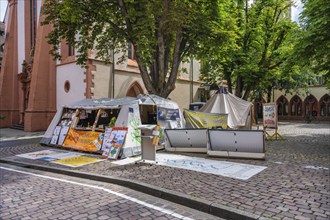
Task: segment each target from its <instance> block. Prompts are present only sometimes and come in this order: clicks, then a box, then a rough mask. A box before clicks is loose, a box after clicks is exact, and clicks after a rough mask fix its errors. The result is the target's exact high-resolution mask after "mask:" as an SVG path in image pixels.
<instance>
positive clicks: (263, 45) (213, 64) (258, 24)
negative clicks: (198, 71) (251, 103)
mask: <svg viewBox="0 0 330 220" xmlns="http://www.w3.org/2000/svg"><path fill="white" fill-rule="evenodd" d="M291 5H292V2H290V1H287V0H257V1H254V3H253V4H251V5H249V1H247V0H237V1H236V4H235V6H234V7H232V8H231V12H232V13H231V15H232V18H231V19H232V20H233V21H235V22H236V23H235V26H234V27H231V29H234V30H236V40H235V43H234V44H231V45H229V46H228V47H227V48H226V47H215V48H213V50H210V51H211V52H212V54H210V56H211V57H212V58H211V59H209V58H208V57H205V59H203V58H202V57H203V56H201V58H202V61H203V64H204V65H203V70H202V71H203V73H204V76H205V75H206V76H207V77H210V76H211V78H213V80H214V81H216V80H218V79H217V78H222V79H225V80H227V82H228V87H229V90H230V91H231V90H232V89H233V88H235V95H236V96H238V97H242V98H243V99H247V98H249V97H250V96H251V95H253V96H260V95H263V94H267V95H268V100H269V101H270V97H271V92H272V89H273V88H274V87H275V86H277V87H278V88H280V89H286V90H289V89H292V88H293V86H294V87H298V86H301V83H304V82H306V78H307V77H306V76H305V75H304V76H303V77H302V76H301V74H302V72H300V71H299V70H298V69H299V66H297V64H296V63H295V62H294V61H295V60H294V59H291V56H292V51H293V47H294V45H295V44H296V34H295V33H296V32H297V31H298V26H297V24H296V23H295V22H292V21H291V20H290V18H288V12H289V9H290V6H291ZM205 45H206V46H207V45H209V43H205ZM205 45H203V46H205ZM220 73H221V74H220ZM207 77H206V78H207ZM214 77H216V78H214ZM297 78H299V79H304V81H294V80H293V79H297ZM292 81H293V82H295V84H290V83H289V82H292ZM296 82H301V83H300V84H298V83H296Z"/></svg>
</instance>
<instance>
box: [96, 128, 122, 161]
mask: <svg viewBox="0 0 330 220" xmlns="http://www.w3.org/2000/svg"><path fill="white" fill-rule="evenodd" d="M127 129H128V128H127V127H113V128H112V129H111V133H110V135H109V132H110V131H109V130H110V129H109V130H108V131H106V132H107V134H106V136H105V138H104V140H103V154H102V158H108V159H113V160H116V159H117V158H118V155H119V153H120V149H121V147H122V146H123V144H124V141H125V137H126V134H127Z"/></svg>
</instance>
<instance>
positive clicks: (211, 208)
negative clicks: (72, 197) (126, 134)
mask: <svg viewBox="0 0 330 220" xmlns="http://www.w3.org/2000/svg"><path fill="white" fill-rule="evenodd" d="M0 163H4V164H11V165H15V166H20V167H24V168H29V169H34V170H41V171H47V172H52V173H57V174H62V175H67V176H73V177H78V178H84V179H90V180H95V181H100V182H106V183H111V184H117V185H120V186H124V187H128V188H130V189H133V190H136V191H139V192H142V193H146V194H148V195H152V196H155V197H159V198H162V199H164V200H168V201H171V202H174V203H178V204H180V205H184V206H187V207H189V208H193V209H196V210H199V211H202V212H205V213H208V214H211V215H214V216H217V217H220V218H225V219H230V220H261V219H262V220H266V218H264V217H260V216H258V215H255V214H252V213H249V212H245V211H241V210H237V209H234V208H231V207H227V206H224V205H220V204H216V203H212V202H209V201H206V200H204V199H200V198H196V197H192V196H188V195H186V194H183V193H180V192H175V191H173V190H168V189H163V188H160V187H157V186H153V185H150V184H146V183H141V182H136V181H130V180H127V179H124V178H120V177H116V178H114V177H111V176H102V175H97V174H91V173H86V172H81V171H72V170H67V169H61V168H54V167H48V166H42V165H36V164H32V163H26V162H20V161H15V160H9V159H3V158H0Z"/></svg>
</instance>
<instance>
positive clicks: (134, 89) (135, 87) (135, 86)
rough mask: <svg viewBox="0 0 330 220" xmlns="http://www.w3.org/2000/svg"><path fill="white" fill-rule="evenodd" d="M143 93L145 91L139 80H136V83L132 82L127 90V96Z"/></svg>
mask: <svg viewBox="0 0 330 220" xmlns="http://www.w3.org/2000/svg"><path fill="white" fill-rule="evenodd" d="M141 93H143V89H142V87H141V86H140V84H139V83H138V82H137V81H135V82H134V83H132V84H131V86H130V87H129V89H128V90H127V93H126V96H130V97H137V96H138V95H139V94H141Z"/></svg>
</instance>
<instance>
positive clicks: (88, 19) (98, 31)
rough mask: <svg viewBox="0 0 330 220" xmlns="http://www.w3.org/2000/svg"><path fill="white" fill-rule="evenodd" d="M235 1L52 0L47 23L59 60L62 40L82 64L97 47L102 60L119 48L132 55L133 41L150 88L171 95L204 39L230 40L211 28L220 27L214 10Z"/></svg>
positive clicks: (221, 10) (48, 3) (47, 4)
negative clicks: (184, 65)
mask: <svg viewBox="0 0 330 220" xmlns="http://www.w3.org/2000/svg"><path fill="white" fill-rule="evenodd" d="M230 2H231V1H230V0H225V1H220V0H219V1H212V0H61V1H54V0H46V1H45V4H44V8H43V12H44V14H45V15H46V19H45V22H44V24H51V25H52V26H53V31H52V32H51V33H50V34H49V43H51V44H52V45H53V50H52V51H51V54H52V55H54V56H55V57H56V58H59V57H60V54H59V53H58V49H59V45H60V44H59V43H60V42H61V41H62V40H66V42H67V43H69V44H71V45H73V46H74V47H75V48H76V49H77V51H78V53H77V54H78V59H77V63H78V64H82V65H84V64H85V63H86V60H87V58H88V52H89V50H91V49H96V55H97V57H98V58H100V59H103V60H104V61H106V62H110V61H111V53H112V51H113V50H115V52H117V53H119V52H123V54H126V50H127V42H130V43H132V44H133V45H134V49H135V52H136V61H137V63H138V65H139V69H140V72H141V77H142V79H143V82H144V85H145V87H146V89H147V91H148V92H149V93H152V94H157V95H160V96H162V97H167V96H168V95H169V94H170V93H171V91H173V89H174V88H175V82H176V79H177V74H178V69H179V64H180V62H181V61H182V59H183V58H185V57H190V56H192V55H193V54H195V53H196V51H198V50H199V46H198V45H199V42H200V41H201V40H202V39H205V38H208V37H210V36H209V34H210V33H213V34H214V36H211V37H216V38H219V39H221V42H220V43H219V44H221V45H223V44H225V43H226V41H227V40H228V34H226V33H225V32H219V33H216V32H214V31H210V29H214V26H215V25H219V23H216V22H214V15H213V14H212V13H210V11H212V12H214V13H218V14H219V15H220V14H221V13H225V12H224V11H225V6H226V4H229V3H230ZM214 8H215V9H214ZM220 28H221V27H220ZM125 58H126V57H125V56H122V60H123V59H125Z"/></svg>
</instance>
